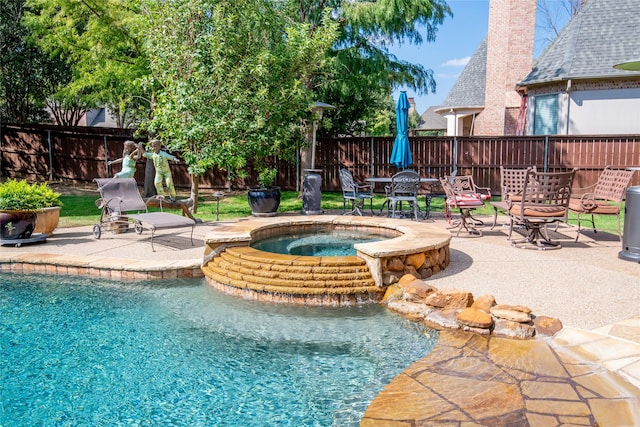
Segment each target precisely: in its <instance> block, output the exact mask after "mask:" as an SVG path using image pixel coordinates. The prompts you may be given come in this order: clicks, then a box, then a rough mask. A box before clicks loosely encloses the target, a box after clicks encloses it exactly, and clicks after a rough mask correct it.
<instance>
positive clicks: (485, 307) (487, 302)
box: [471, 295, 496, 313]
mask: <svg viewBox="0 0 640 427" xmlns="http://www.w3.org/2000/svg"><path fill="white" fill-rule="evenodd" d="M494 305H496V299H495V298H494V296H493V295H480V296H479V297H478V298H476V300H475V301H474V302H473V304H471V307H473V308H477V309H478V310H482V311H485V312H487V313H489V312H490V310H491V307H493V306H494Z"/></svg>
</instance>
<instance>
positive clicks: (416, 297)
mask: <svg viewBox="0 0 640 427" xmlns="http://www.w3.org/2000/svg"><path fill="white" fill-rule="evenodd" d="M400 287H401V288H402V289H403V290H404V299H406V300H408V301H420V302H424V299H425V298H426V297H427V295H429V294H431V293H433V292H435V291H437V290H438V289H437V288H435V287H433V286H431V285H427V284H426V283H425V282H423V281H422V280H418V279H416V280H414V281H413V282H411V283H407V284H404V285H401V286H400Z"/></svg>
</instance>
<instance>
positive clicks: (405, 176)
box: [340, 168, 435, 221]
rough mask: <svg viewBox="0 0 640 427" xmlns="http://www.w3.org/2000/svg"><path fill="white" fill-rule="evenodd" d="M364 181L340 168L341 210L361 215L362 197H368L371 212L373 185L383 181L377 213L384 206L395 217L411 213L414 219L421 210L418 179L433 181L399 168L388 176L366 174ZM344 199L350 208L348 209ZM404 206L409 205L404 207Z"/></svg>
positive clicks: (412, 171)
mask: <svg viewBox="0 0 640 427" xmlns="http://www.w3.org/2000/svg"><path fill="white" fill-rule="evenodd" d="M366 181H367V182H366V183H358V182H356V181H355V180H354V178H353V174H352V173H351V171H349V170H348V169H346V168H342V169H340V184H341V186H342V197H343V213H344V214H345V215H349V214H355V215H362V209H363V208H364V204H365V201H369V208H370V210H371V214H372V215H375V212H374V211H373V198H374V186H375V184H376V183H383V184H385V186H384V192H385V201H384V203H383V205H382V207H381V208H380V214H382V212H383V211H384V209H385V207H386V208H387V216H390V217H394V218H398V217H404V216H410V217H411V218H413V219H415V220H416V221H418V220H419V218H420V217H422V216H423V215H422V214H421V210H420V206H419V203H418V190H419V188H420V183H421V182H430V181H435V180H433V179H428V178H421V177H420V175H419V174H418V172H416V171H414V170H409V169H407V170H402V171H400V172H397V173H396V174H395V175H393V176H392V177H391V178H368V179H367V180H366ZM347 203H349V204H350V210H347ZM405 207H407V208H408V209H406V210H405V209H404V208H405Z"/></svg>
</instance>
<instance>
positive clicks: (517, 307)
mask: <svg viewBox="0 0 640 427" xmlns="http://www.w3.org/2000/svg"><path fill="white" fill-rule="evenodd" d="M493 308H496V309H498V310H515V311H521V312H523V313H527V314H531V309H530V308H529V307H525V306H524V305H508V304H498V305H496V306H494V307H493Z"/></svg>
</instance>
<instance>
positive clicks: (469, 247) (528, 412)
mask: <svg viewBox="0 0 640 427" xmlns="http://www.w3.org/2000/svg"><path fill="white" fill-rule="evenodd" d="M434 223H435V224H441V225H442V227H445V225H446V224H445V222H444V221H442V220H436V221H435V222H434ZM222 224H224V222H222V221H221V222H220V223H205V224H199V225H198V226H196V228H195V231H194V246H191V243H190V240H189V230H185V231H184V232H181V231H180V230H178V232H177V233H175V232H173V233H168V232H167V231H161V232H160V233H158V235H157V236H156V237H155V238H154V245H155V248H156V251H155V252H152V250H151V245H150V243H149V241H148V237H149V236H148V235H147V236H145V235H144V234H143V235H142V236H138V235H136V234H135V233H133V232H127V233H123V234H112V233H108V232H107V233H103V235H102V238H101V239H100V240H96V239H94V237H93V235H92V233H91V227H90V226H89V227H76V228H59V229H57V230H56V231H55V232H54V235H53V236H52V237H50V238H49V239H48V240H47V242H46V243H43V244H32V245H22V246H21V247H19V248H16V247H13V246H2V247H0V269H1V271H22V272H40V273H48V274H78V272H79V271H80V270H81V269H82V272H83V273H85V274H88V275H93V276H96V277H105V278H113V279H119V278H128V279H134V280H136V279H145V278H171V277H194V276H196V277H198V276H200V275H201V274H200V275H199V274H198V272H199V268H200V264H201V262H202V256H203V245H204V236H205V235H206V234H207V233H209V232H214V231H215V228H216V227H217V226H219V225H222ZM575 232H576V231H575V227H563V228H561V229H559V230H558V232H557V233H556V232H552V233H553V236H552V237H553V238H555V239H557V240H559V241H560V242H561V243H562V245H563V248H562V249H560V250H556V251H546V252H543V251H529V250H522V249H516V248H512V247H511V245H510V243H509V242H508V241H507V240H506V234H507V230H506V229H505V228H500V227H497V228H496V229H495V230H493V231H491V230H488V227H485V229H484V236H483V237H481V238H475V239H465V238H457V237H453V239H452V240H451V244H450V248H451V263H450V265H449V266H448V267H447V269H446V270H445V271H443V272H440V273H438V274H436V275H434V276H433V277H431V278H429V279H427V280H426V282H427V283H429V284H431V285H433V286H435V287H437V288H439V289H443V288H457V289H465V290H468V291H471V292H473V293H474V294H476V295H482V294H492V295H494V296H495V298H496V300H497V302H498V303H500V304H513V305H516V304H518V305H526V306H528V307H530V308H531V309H532V310H533V311H534V312H535V313H536V314H537V315H545V316H551V317H557V318H559V319H560V320H561V321H562V322H563V324H564V326H565V328H564V329H563V330H562V331H561V332H560V333H559V334H557V335H556V336H555V337H554V338H552V339H538V340H528V341H514V340H508V339H500V338H481V337H477V336H474V335H470V334H463V335H458V334H457V333H441V338H440V342H439V344H438V346H437V347H436V349H435V350H434V352H432V353H431V354H430V355H427V356H426V357H425V358H423V359H421V360H420V361H418V362H416V363H415V364H414V365H412V366H411V367H410V368H408V369H407V370H406V371H405V372H404V373H403V374H401V375H400V376H398V377H397V378H396V379H395V380H394V381H393V382H392V383H391V384H389V385H388V387H387V388H386V389H385V390H384V391H383V392H382V393H381V394H380V395H379V396H378V398H376V399H375V400H374V402H372V405H371V406H370V407H369V410H368V411H367V413H366V414H365V418H364V419H363V421H362V425H365V426H382V425H384V426H413V425H459V426H462V425H469V426H471V425H496V426H497V425H532V426H533V425H540V426H547V425H548V426H552V425H560V424H566V425H570V424H573V425H594V424H595V423H598V425H599V426H625V425H640V265H639V264H637V263H633V262H629V261H624V260H620V259H619V258H618V257H617V254H618V252H619V251H620V247H621V245H620V242H619V240H618V237H617V236H616V235H612V234H610V233H603V232H598V233H596V234H594V233H593V232H590V231H587V232H585V233H584V235H582V236H581V237H580V239H579V241H578V242H577V243H576V242H574V239H575ZM123 270H124V271H128V272H130V274H131V277H123V276H122V271H123ZM166 271H170V272H171V273H170V274H167V275H166V276H164V275H163V274H164V272H166ZM492 349H494V350H492ZM495 349H501V350H500V351H498V350H495ZM492 351H493V352H492ZM480 355H481V356H480ZM509 355H511V356H509ZM523 361H526V363H524V364H523ZM436 368H437V369H436ZM498 374H499V375H498ZM453 380H456V382H454V381H453ZM446 381H448V384H449V385H450V387H449V386H448V387H447V388H446V389H447V390H450V394H446V393H444V392H443V390H442V389H441V388H439V386H438V384H440V383H444V382H446ZM498 397H502V398H498ZM523 420H524V421H523Z"/></svg>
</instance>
